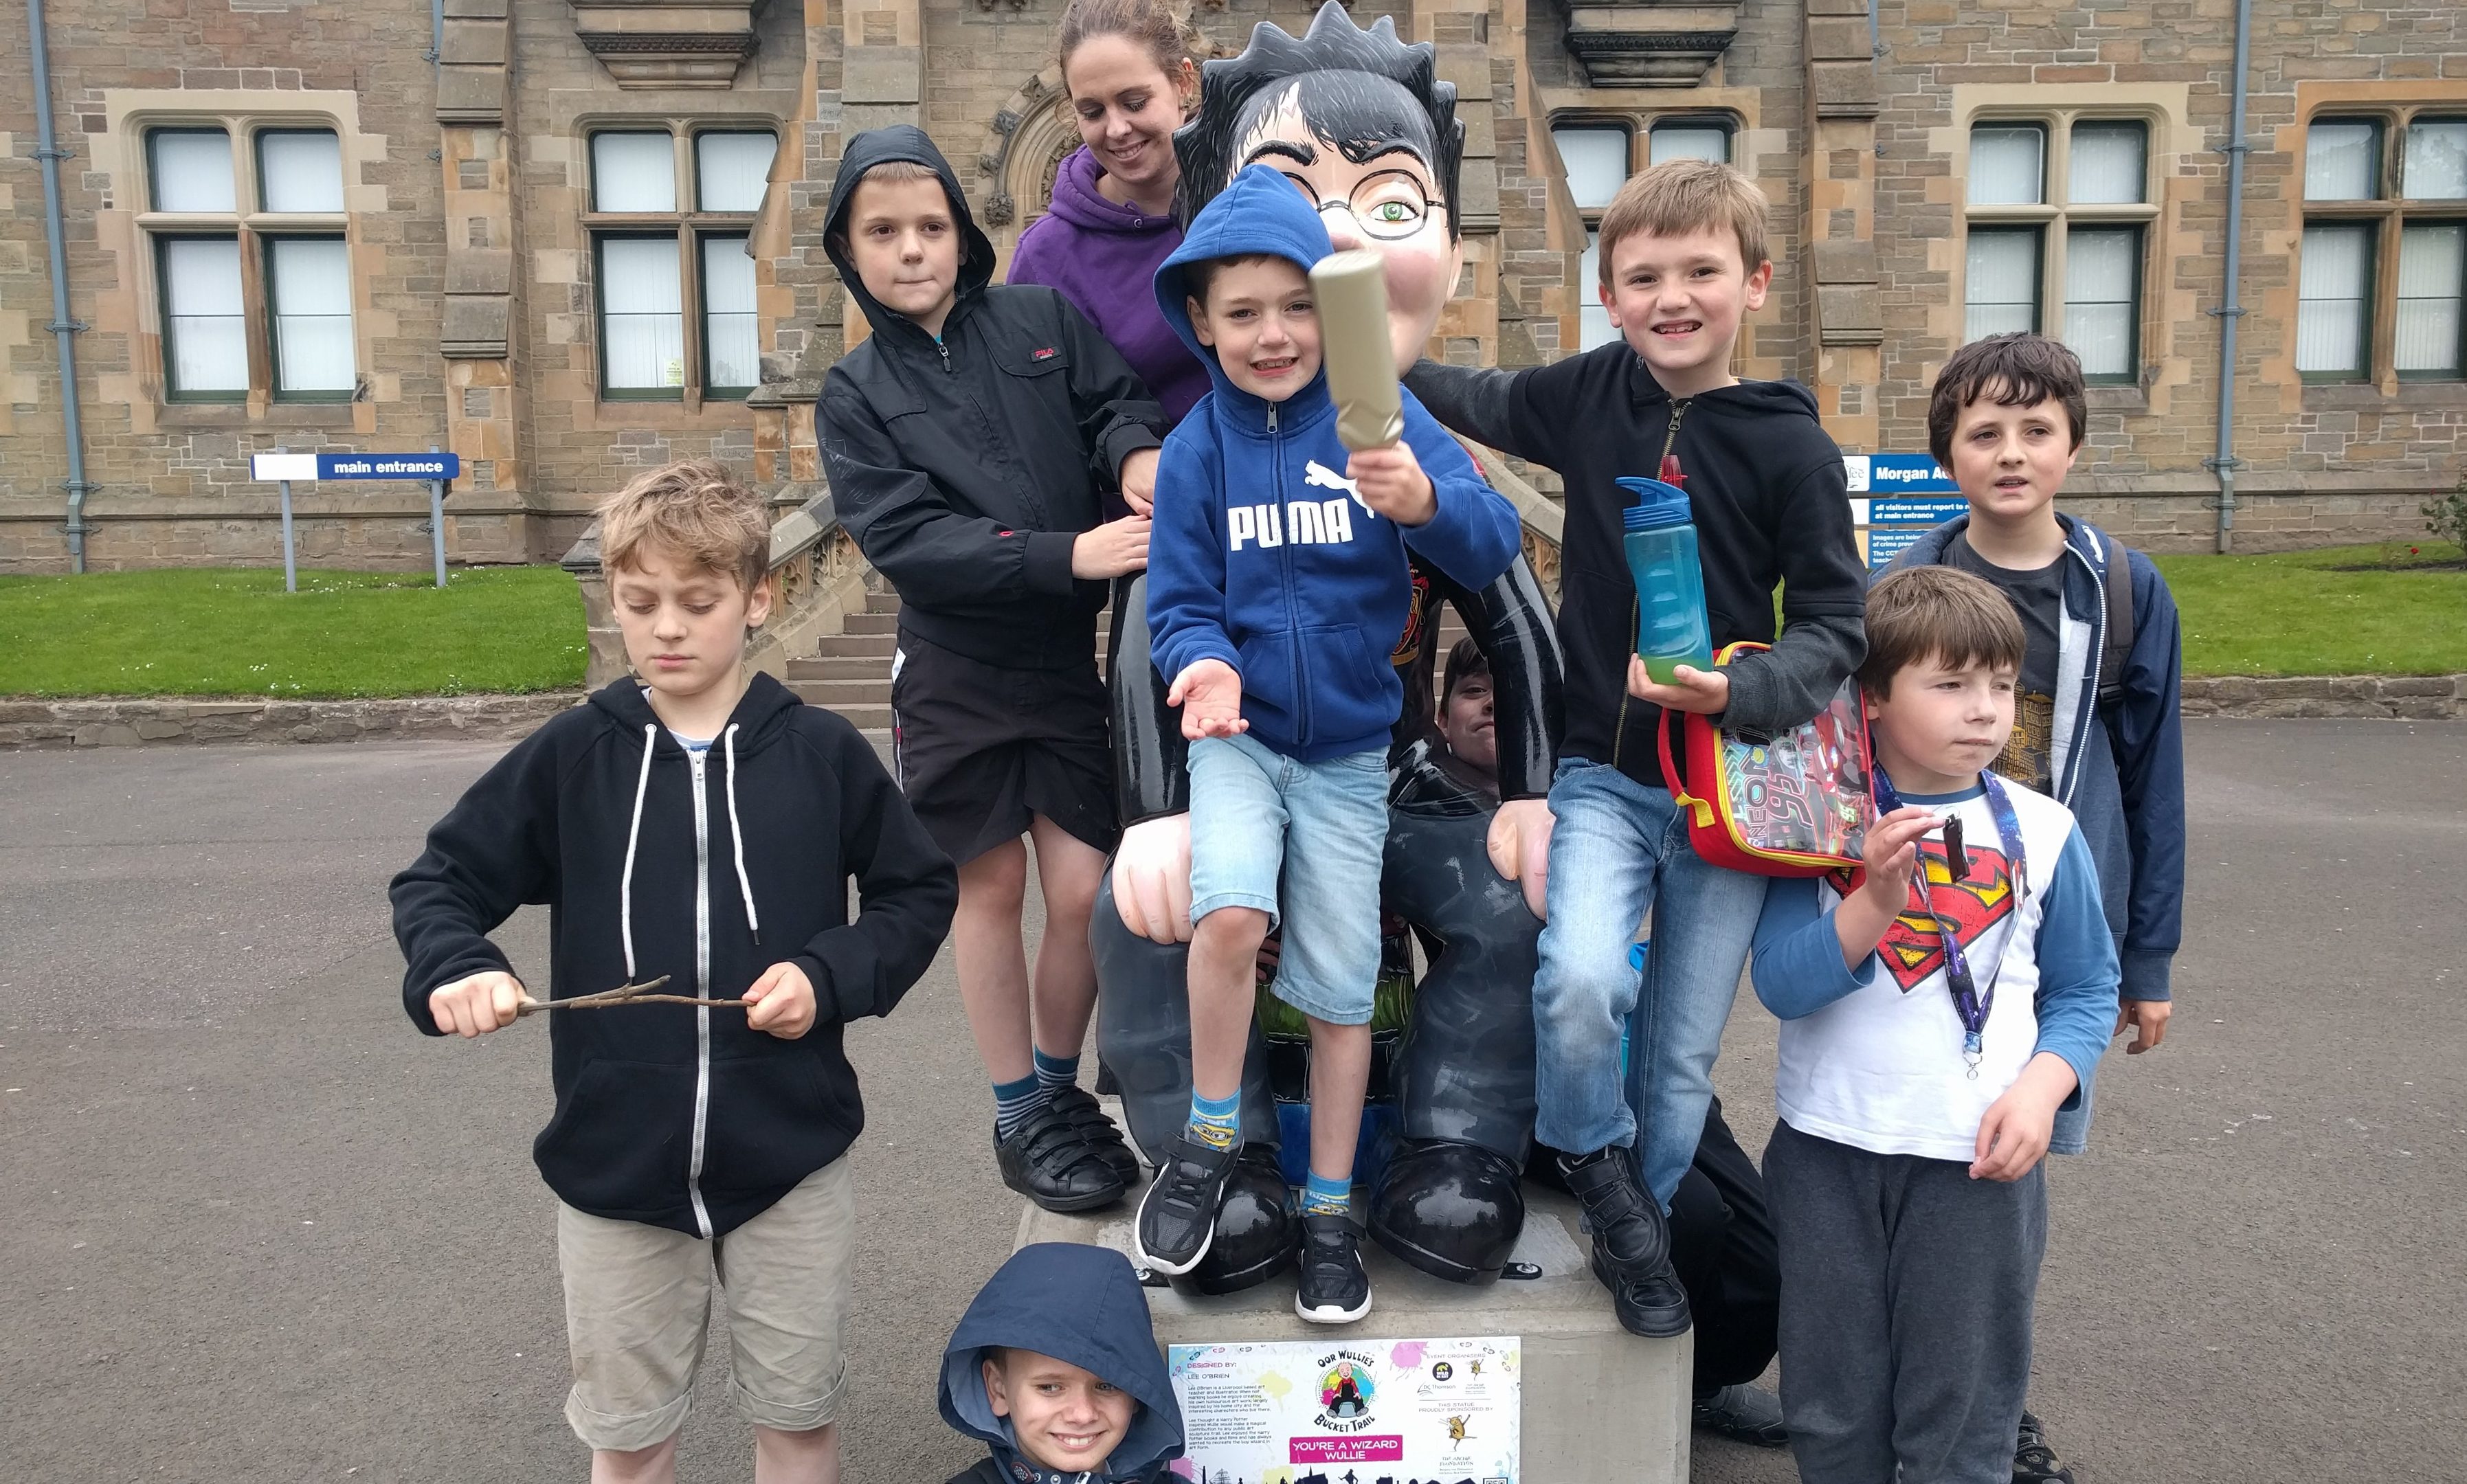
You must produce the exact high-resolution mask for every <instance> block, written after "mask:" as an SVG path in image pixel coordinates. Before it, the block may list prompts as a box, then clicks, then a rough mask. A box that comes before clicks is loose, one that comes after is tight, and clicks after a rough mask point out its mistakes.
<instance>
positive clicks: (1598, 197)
mask: <svg viewBox="0 0 2467 1484" xmlns="http://www.w3.org/2000/svg"><path fill="white" fill-rule="evenodd" d="M1550 137H1551V138H1552V139H1553V140H1555V141H1557V142H1558V146H1559V159H1560V161H1561V162H1562V163H1563V164H1565V165H1566V166H1567V167H1568V191H1569V193H1570V194H1571V195H1573V196H1574V197H1575V198H1576V205H1577V206H1578V207H1580V208H1582V209H1583V210H1585V211H1588V212H1594V211H1599V210H1601V209H1602V208H1603V207H1605V206H1608V205H1610V204H1611V197H1613V196H1615V195H1617V194H1618V188H1619V187H1620V186H1621V185H1623V184H1624V183H1625V182H1626V180H1627V130H1625V129H1620V128H1564V129H1552V130H1551V131H1550Z"/></svg>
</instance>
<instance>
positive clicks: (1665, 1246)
mask: <svg viewBox="0 0 2467 1484" xmlns="http://www.w3.org/2000/svg"><path fill="white" fill-rule="evenodd" d="M1559 1173H1560V1174H1561V1175H1563V1176H1565V1177H1567V1180H1568V1193H1569V1194H1570V1195H1572V1196H1574V1197H1575V1198H1576V1200H1577V1202H1578V1203H1581V1204H1582V1205H1583V1206H1584V1208H1585V1229H1586V1230H1587V1231H1590V1232H1592V1233H1593V1234H1594V1259H1595V1262H1596V1266H1597V1270H1598V1268H1599V1267H1600V1266H1607V1267H1609V1268H1610V1270H1612V1271H1614V1272H1616V1273H1618V1274H1619V1275H1620V1276H1621V1277H1625V1278H1648V1277H1654V1276H1657V1275H1660V1274H1663V1273H1667V1272H1668V1271H1669V1270H1670V1225H1669V1222H1668V1220H1667V1218H1665V1217H1664V1215H1663V1214H1662V1203H1661V1202H1659V1201H1656V1200H1655V1199H1653V1197H1652V1196H1651V1195H1649V1194H1647V1193H1646V1191H1645V1188H1644V1182H1643V1181H1642V1180H1639V1179H1637V1176H1636V1158H1635V1157H1634V1156H1633V1155H1631V1154H1630V1153H1629V1152H1628V1151H1627V1150H1625V1149H1622V1148H1620V1147H1619V1146H1618V1145H1617V1144H1613V1145H1610V1146H1609V1147H1607V1148H1603V1149H1596V1150H1595V1151H1594V1152H1593V1153H1592V1154H1589V1155H1586V1156H1584V1157H1583V1158H1575V1159H1571V1158H1565V1157H1564V1156H1563V1157H1562V1158H1560V1160H1559Z"/></svg>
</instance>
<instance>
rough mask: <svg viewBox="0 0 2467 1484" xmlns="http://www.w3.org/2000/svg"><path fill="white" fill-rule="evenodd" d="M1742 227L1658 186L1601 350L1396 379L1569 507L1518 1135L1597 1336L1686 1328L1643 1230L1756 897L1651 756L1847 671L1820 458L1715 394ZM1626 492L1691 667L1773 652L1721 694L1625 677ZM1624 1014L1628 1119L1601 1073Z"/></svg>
mask: <svg viewBox="0 0 2467 1484" xmlns="http://www.w3.org/2000/svg"><path fill="white" fill-rule="evenodd" d="M1765 210H1766V202H1765V199H1764V196H1763V194H1762V193H1761V192H1759V191H1757V190H1756V188H1755V186H1754V183H1753V182H1751V181H1750V180H1749V179H1748V178H1747V177H1746V176H1744V175H1742V174H1740V173H1739V172H1738V171H1737V170H1735V169H1731V168H1730V167H1728V166H1725V165H1716V164H1711V163H1708V162H1704V161H1692V160H1687V161H1670V162H1667V163H1665V164H1663V165H1658V166H1655V167H1654V168H1653V169H1649V170H1647V171H1645V172H1644V173H1643V174H1641V175H1639V176H1637V177H1636V178H1634V179H1632V180H1630V181H1629V182H1628V183H1627V184H1626V185H1625V186H1624V187H1622V188H1621V189H1620V191H1619V193H1618V196H1617V197H1616V198H1615V199H1614V200H1613V201H1612V202H1611V206H1610V209H1609V210H1608V211H1607V212H1606V213H1604V214H1603V216H1602V224H1601V233H1600V238H1599V241H1600V262H1601V282H1600V284H1599V288H1598V291H1599V293H1600V296H1601V302H1602V304H1603V306H1604V307H1605V308H1606V309H1608V310H1609V312H1610V319H1611V324H1612V325H1613V326H1616V327H1617V328H1618V331H1619V335H1620V337H1621V338H1620V341H1619V342H1618V343H1617V344H1613V345H1605V346H1601V347H1597V348H1596V349H1592V350H1589V351H1587V352H1585V353H1584V354H1582V355H1577V356H1572V357H1570V358H1569V359H1567V360H1563V361H1559V362H1556V363H1554V364H1552V365H1550V366H1543V367H1536V368H1533V369H1531V370H1528V371H1516V372H1513V373H1511V372H1507V371H1482V370H1476V369H1472V368H1465V367H1452V366H1440V365H1437V364H1435V363H1433V362H1430V361H1424V362H1422V363H1421V364H1420V365H1419V366H1417V367H1415V370H1414V371H1413V372H1412V373H1411V374H1410V375H1408V377H1407V378H1406V385H1407V386H1408V387H1409V388H1411V389H1412V391H1413V392H1414V393H1415V394H1416V395H1418V396H1420V397H1421V398H1422V400H1423V402H1424V403H1425V404H1426V405H1428V406H1429V408H1430V409H1431V412H1432V413H1433V415H1434V416H1437V418H1438V419H1439V420H1440V421H1441V422H1443V423H1445V424H1447V425H1448V426H1449V427H1452V428H1454V429H1456V430H1457V431H1458V432H1460V433H1462V434H1465V435H1466V436H1468V437H1470V438H1476V439H1479V440H1480V441H1482V442H1484V443H1488V444H1490V445H1491V446H1493V447H1495V448H1499V449H1501V450H1504V451H1505V452H1507V453H1509V454H1513V455H1515V456H1517V457H1519V458H1524V459H1528V460H1532V461H1536V462H1540V463H1545V464H1548V465H1549V466H1550V467H1552V468H1554V469H1556V470H1557V471H1558V472H1559V474H1560V475H1561V476H1562V477H1563V479H1564V480H1565V482H1566V486H1567V528H1566V536H1565V541H1564V545H1563V548H1562V560H1563V566H1562V592H1561V596H1560V603H1559V640H1560V643H1561V645H1562V647H1563V648H1564V649H1565V651H1566V656H1567V708H1568V721H1567V732H1566V735H1565V738H1564V739H1563V741H1562V743H1561V746H1560V753H1559V760H1558V765H1557V769H1556V772H1555V773H1554V775H1553V777H1552V782H1551V787H1550V811H1551V814H1552V815H1553V816H1554V817H1555V824H1554V825H1553V827H1552V833H1551V835H1550V886H1549V890H1548V898H1547V903H1546V905H1547V909H1548V910H1547V912H1546V913H1545V917H1546V921H1545V926H1544V928H1543V931H1542V945H1541V949H1542V963H1541V969H1540V972H1539V974H1538V975H1537V976H1536V978H1535V979H1534V984H1533V1014H1534V1030H1535V1034H1536V1040H1537V1047H1536V1049H1537V1052H1538V1066H1537V1068H1536V1087H1535V1091H1536V1095H1537V1099H1538V1102H1539V1108H1538V1111H1537V1117H1536V1120H1535V1125H1534V1135H1535V1137H1536V1139H1537V1140H1538V1141H1539V1142H1541V1143H1543V1144H1545V1145H1548V1146H1550V1147H1551V1148H1554V1149H1561V1150H1567V1151H1570V1154H1569V1155H1568V1156H1567V1157H1565V1158H1564V1160H1563V1165H1564V1168H1565V1173H1566V1175H1567V1179H1568V1183H1569V1185H1570V1187H1571V1188H1572V1189H1573V1190H1574V1191H1575V1192H1576V1194H1577V1197H1578V1199H1579V1200H1580V1201H1581V1202H1582V1203H1584V1206H1585V1214H1586V1224H1587V1225H1588V1226H1589V1227H1590V1228H1591V1230H1592V1232H1593V1238H1594V1252H1593V1266H1594V1271H1595V1274H1596V1276H1597V1277H1599V1278H1600V1279H1601V1280H1602V1282H1603V1283H1604V1284H1605V1285H1606V1286H1607V1287H1608V1288H1609V1289H1610V1290H1611V1293H1612V1298H1613V1301H1614V1306H1615V1307H1616V1309H1617V1311H1618V1317H1619V1322H1620V1323H1621V1324H1623V1325H1624V1326H1626V1327H1627V1329H1628V1330H1630V1331H1631V1332H1633V1333H1635V1334H1639V1335H1645V1336H1653V1337H1666V1336H1672V1335H1677V1334H1680V1333H1682V1332H1684V1331H1685V1330H1686V1328H1687V1326H1688V1311H1687V1299H1686V1293H1685V1292H1684V1290H1683V1289H1682V1288H1681V1286H1680V1283H1679V1279H1678V1277H1677V1275H1676V1274H1675V1273H1674V1272H1673V1270H1672V1269H1671V1264H1670V1255H1669V1237H1668V1229H1667V1225H1666V1221H1665V1217H1664V1211H1665V1210H1666V1208H1667V1206H1668V1203H1669V1201H1670V1198H1671V1195H1672V1193H1673V1192H1674V1191H1676V1190H1677V1189H1678V1186H1679V1180H1680V1178H1681V1177H1682V1176H1683V1175H1685V1174H1686V1171H1687V1166H1688V1161H1689V1159H1690V1158H1691V1157H1692V1156H1693V1155H1694V1153H1695V1149H1696V1143H1697V1138H1698V1135H1701V1134H1702V1133H1703V1132H1704V1128H1705V1113H1706V1110H1707V1107H1708V1106H1709V1102H1710V1100H1711V1097H1712V1081H1711V1077H1710V1072H1711V1069H1712V1066H1713V1057H1714V1054H1715V1053H1716V1052H1717V1051H1718V1050H1719V1049H1720V1048H1721V1043H1722V1027H1723V1025H1724V1024H1725V1023H1727V1022H1728V1021H1729V1019H1730V1013H1731V1000H1732V998H1733V995H1734V992H1735V988H1736V985H1737V983H1738V978H1739V971H1740V970H1741V968H1743V967H1744V966H1745V964H1746V962H1747V957H1748V950H1749V947H1750V944H1751V942H1752V940H1753V938H1754V933H1755V926H1756V916H1757V913H1758V912H1759V911H1761V910H1762V908H1763V906H1764V898H1765V878H1764V877H1761V876H1751V875H1746V874H1743V873H1741V872H1738V871H1731V870H1726V869H1723V868H1721V867H1718V866H1710V865H1708V864H1707V863H1706V862H1704V861H1703V860H1700V859H1699V858H1698V857H1697V856H1696V854H1695V852H1694V851H1693V850H1692V849H1690V848H1689V846H1688V844H1687V839H1686V822H1685V821H1684V820H1683V818H1682V817H1681V815H1680V812H1679V810H1678V809H1677V807H1676V806H1675V805H1674V804H1673V802H1672V799H1671V788H1670V781H1671V780H1668V779H1665V778H1664V776H1662V769H1661V764H1660V760H1659V757H1658V749H1657V747H1656V745H1655V731H1656V729H1657V728H1658V727H1659V726H1660V725H1661V719H1662V711H1663V709H1664V708H1671V709H1675V710H1680V711H1688V712H1694V713H1697V714H1701V715H1706V716H1710V717H1712V718H1713V719H1714V720H1715V721H1716V722H1717V723H1719V724H1720V725H1722V726H1725V727H1731V728H1753V729H1758V730H1769V731H1780V730H1784V729H1787V728H1790V727H1795V726H1798V725H1799V724H1800V723H1802V722H1805V721H1807V720H1808V719H1809V718H1811V717H1813V716H1814V715H1815V714H1816V713H1817V711H1818V710H1819V709H1821V708H1822V707H1823V706H1824V704H1825V703H1826V702H1827V701H1828V700H1830V699H1831V697H1832V696H1833V694H1834V692H1835V691H1836V690H1838V689H1839V688H1840V687H1841V685H1842V682H1843V680H1844V679H1845V677H1846V676H1848V675H1849V673H1850V672H1851V670H1852V669H1853V668H1855V667H1856V666H1857V664H1858V663H1859V660H1860V657H1861V656H1862V655H1863V654H1864V653H1865V652H1866V641H1865V638H1864V633H1863V629H1862V626H1861V618H1860V616H1861V613H1862V611H1863V588H1864V586H1865V583H1864V576H1863V573H1862V572H1861V569H1860V565H1859V557H1858V550H1857V547H1856V545H1855V544H1854V542H1853V540H1852V538H1851V527H1850V504H1849V494H1848V489H1847V487H1846V484H1845V478H1844V473H1843V467H1842V451H1841V449H1840V448H1839V447H1837V446H1836V445H1835V444H1834V442H1833V439H1832V438H1828V437H1827V436H1826V435H1825V432H1824V429H1823V427H1822V424H1820V423H1819V422H1818V420H1817V409H1816V399H1815V398H1814V397H1813V396H1812V395H1810V394H1809V393H1808V392H1807V390H1806V389H1805V388H1804V387H1801V386H1799V384H1797V383H1796V382H1789V381H1772V382H1755V381H1741V380H1739V379H1738V378H1737V377H1735V376H1733V375H1732V374H1731V352H1732V349H1733V348H1734V347H1735V345H1736V343H1737V341H1738V337H1739V328H1740V325H1741V323H1742V321H1744V320H1745V318H1746V317H1747V315H1748V314H1749V313H1750V312H1752V311H1754V310H1755V309H1757V308H1760V307H1762V306H1763V304H1764V301H1765V291H1766V287H1767V285H1768V284H1769V282H1770V281H1771V280H1772V278H1773V264H1772V263H1771V262H1770V261H1768V260H1767V259H1766V257H1765V241H1764V214H1765ZM1641 476H1658V478H1659V480H1660V482H1661V483H1664V484H1666V485H1669V486H1672V487H1673V488H1674V489H1676V490H1678V491H1682V492H1684V494H1685V499H1686V508H1687V517H1688V524H1689V525H1691V526H1692V528H1693V530H1694V533H1695V538H1696V545H1697V553H1696V555H1697V567H1698V569H1699V571H1701V573H1702V583H1703V590H1704V603H1703V607H1704V618H1705V632H1704V635H1703V638H1704V639H1705V641H1707V644H1706V647H1707V649H1709V650H1713V651H1718V650H1719V649H1720V648H1721V647H1722V646H1723V645H1725V644H1729V643H1731V642H1734V641H1740V640H1755V641H1762V642H1768V643H1771V644H1773V646H1774V647H1773V648H1772V649H1771V650H1769V651H1767V652H1764V653H1761V654H1755V655H1751V656H1748V657H1745V658H1743V659H1741V660H1740V661H1739V662H1738V663H1735V664H1731V665H1726V666H1723V667H1722V668H1719V669H1714V668H1711V667H1709V666H1706V665H1699V664H1694V663H1680V664H1675V665H1671V666H1669V668H1668V671H1667V673H1668V676H1669V678H1668V679H1667V680H1666V681H1664V680H1657V679H1656V678H1655V677H1653V676H1652V675H1650V674H1648V673H1647V672H1646V668H1645V664H1644V662H1643V661H1642V660H1641V659H1640V658H1638V640H1639V626H1640V618H1641V617H1642V614H1641V595H1640V594H1639V592H1638V588H1637V583H1636V581H1635V579H1634V578H1633V577H1632V576H1631V575H1630V573H1629V564H1628V562H1627V560H1626V556H1625V554H1624V551H1623V549H1622V543H1623V541H1624V538H1625V536H1626V530H1625V526H1626V524H1627V523H1626V520H1625V518H1624V516H1623V510H1624V507H1625V506H1628V505H1630V504H1632V503H1642V502H1639V501H1637V500H1636V499H1635V497H1633V496H1632V495H1631V494H1630V493H1629V492H1627V491H1625V490H1622V489H1621V488H1620V487H1619V485H1618V483H1617V482H1618V480H1620V479H1621V478H1634V477H1641ZM1651 494H1652V497H1653V499H1654V500H1655V502H1657V503H1659V502H1662V501H1667V500H1669V499H1671V498H1672V497H1671V496H1668V495H1664V494H1663V493H1662V492H1660V491H1653V492H1651ZM1654 518H1656V519H1658V518H1659V517H1658V516H1657V517H1654ZM1647 524H1648V525H1650V520H1648V522H1647ZM1777 586H1779V587H1781V588H1782V589H1783V602H1782V622H1781V631H1780V634H1779V636H1778V638H1777V636H1776V634H1775V629H1774V590H1775V588H1776V587H1777ZM1655 647H1656V648H1657V649H1659V648H1660V647H1661V646H1659V645H1656V646H1655ZM1657 663H1659V662H1657ZM1674 725H1675V721H1674ZM1657 909H1658V910H1657ZM1648 910H1656V917H1657V921H1658V923H1659V926H1658V928H1657V931H1656V932H1655V934H1654V949H1655V951H1654V953H1653V955H1652V956H1651V960H1650V966H1649V968H1648V970H1647V972H1646V974H1645V976H1644V979H1643V983H1642V985H1641V988H1640V986H1639V983H1638V979H1637V976H1636V975H1635V974H1634V973H1632V972H1630V971H1629V969H1628V967H1627V949H1628V944H1629V943H1630V942H1632V941H1633V940H1634V939H1635V938H1636V936H1637V929H1638V926H1639V924H1640V922H1641V920H1642V918H1643V917H1644V914H1645V912H1646V911H1648ZM1640 994H1641V995H1642V996H1643V998H1644V1001H1645V1004H1644V1013H1642V1014H1637V1013H1636V1012H1637V1009H1638V999H1639V996H1640ZM1632 1016H1633V1018H1634V1021H1635V1036H1634V1040H1633V1044H1632V1049H1631V1052H1630V1055H1631V1057H1632V1058H1633V1060H1634V1062H1635V1064H1636V1076H1635V1078H1634V1081H1635V1083H1636V1086H1637V1089H1638V1094H1637V1099H1636V1103H1635V1105H1634V1106H1633V1107H1632V1106H1631V1104H1630V1102H1629V1099H1628V1097H1627V1095H1626V1090H1625V1088H1624V1087H1623V1086H1622V1076H1621V1073H1620V1069H1619V1062H1618V1046H1619V1033H1620V1030H1621V1028H1622V1027H1623V1026H1625V1025H1626V1024H1627V1023H1629V1021H1630V1019H1631V1017H1632Z"/></svg>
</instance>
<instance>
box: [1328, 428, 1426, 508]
mask: <svg viewBox="0 0 2467 1484" xmlns="http://www.w3.org/2000/svg"><path fill="white" fill-rule="evenodd" d="M1345 477H1346V478H1347V479H1349V480H1351V481H1353V483H1354V487H1355V488H1357V489H1359V490H1361V491H1362V503H1363V504H1364V505H1367V506H1370V508H1372V509H1374V510H1376V511H1378V512H1379V513H1380V514H1382V515H1384V516H1386V517H1388V518H1389V519H1390V520H1392V521H1394V522H1395V523H1396V524H1397V525H1399V526H1427V525H1429V524H1430V523H1431V517H1432V516H1434V515H1437V514H1438V513H1439V492H1438V491H1437V489H1435V488H1433V487H1432V485H1431V477H1430V476H1429V475H1427V474H1425V473H1423V472H1422V461H1420V460H1419V459H1416V458H1415V457H1414V450H1413V446H1412V445H1411V444H1408V443H1404V442H1395V443H1391V444H1389V445H1388V446H1387V447H1385V448H1365V449H1361V450H1359V451H1357V452H1356V453H1355V454H1354V455H1353V457H1352V458H1350V459H1347V461H1345Z"/></svg>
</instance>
